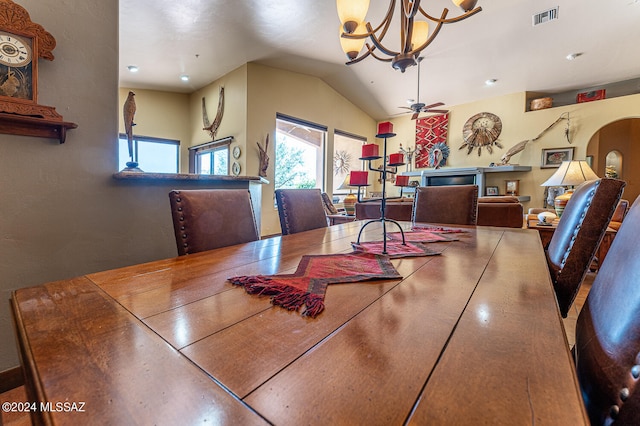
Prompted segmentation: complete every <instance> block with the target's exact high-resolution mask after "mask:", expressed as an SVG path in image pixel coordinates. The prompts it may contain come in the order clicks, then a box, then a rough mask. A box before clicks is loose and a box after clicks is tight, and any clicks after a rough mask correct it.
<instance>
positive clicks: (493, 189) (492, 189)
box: [486, 186, 498, 195]
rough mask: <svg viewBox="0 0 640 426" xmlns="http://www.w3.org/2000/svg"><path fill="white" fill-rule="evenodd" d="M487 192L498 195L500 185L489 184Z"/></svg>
mask: <svg viewBox="0 0 640 426" xmlns="http://www.w3.org/2000/svg"><path fill="white" fill-rule="evenodd" d="M486 192H487V195H498V187H497V186H487V189H486Z"/></svg>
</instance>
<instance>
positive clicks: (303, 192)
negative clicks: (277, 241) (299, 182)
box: [275, 189, 328, 235]
mask: <svg viewBox="0 0 640 426" xmlns="http://www.w3.org/2000/svg"><path fill="white" fill-rule="evenodd" d="M275 195H276V204H277V205H278V215H279V216H280V227H281V228H282V235H289V234H295V233H297V232H302V231H308V230H310V229H316V228H324V227H326V226H328V224H327V215H326V214H325V212H324V207H323V205H322V195H321V193H320V190H319V189H276V192H275Z"/></svg>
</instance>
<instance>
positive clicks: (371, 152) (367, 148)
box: [362, 143, 380, 158]
mask: <svg viewBox="0 0 640 426" xmlns="http://www.w3.org/2000/svg"><path fill="white" fill-rule="evenodd" d="M362 158H380V156H379V155H378V145H376V144H374V143H368V144H366V145H362Z"/></svg>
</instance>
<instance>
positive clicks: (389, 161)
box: [351, 133, 408, 254]
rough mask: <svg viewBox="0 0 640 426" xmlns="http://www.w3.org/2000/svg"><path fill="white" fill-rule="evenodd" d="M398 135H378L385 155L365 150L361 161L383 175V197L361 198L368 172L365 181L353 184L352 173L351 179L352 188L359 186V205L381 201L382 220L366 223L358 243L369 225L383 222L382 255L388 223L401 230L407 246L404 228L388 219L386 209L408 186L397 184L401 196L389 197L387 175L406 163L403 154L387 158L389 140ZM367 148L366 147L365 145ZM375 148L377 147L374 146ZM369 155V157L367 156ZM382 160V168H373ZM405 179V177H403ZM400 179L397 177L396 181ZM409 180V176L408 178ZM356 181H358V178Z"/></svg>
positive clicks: (359, 235)
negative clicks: (382, 141)
mask: <svg viewBox="0 0 640 426" xmlns="http://www.w3.org/2000/svg"><path fill="white" fill-rule="evenodd" d="M395 135H396V134H395V133H378V134H377V135H376V138H384V144H383V153H382V157H380V156H378V153H377V152H375V151H372V152H366V153H365V152H364V151H365V150H364V149H363V157H360V160H363V161H364V160H366V161H367V165H368V169H369V170H371V171H374V172H377V173H381V174H382V197H376V198H368V199H362V197H361V191H360V188H361V187H363V186H368V185H369V184H368V182H367V181H366V180H367V179H366V174H367V172H362V173H364V174H365V177H364V179H362V180H360V181H359V182H358V181H356V182H353V178H354V172H352V174H351V177H352V182H351V186H357V187H358V202H359V203H370V202H377V201H380V218H379V219H371V220H369V221H367V222H366V223H364V224H363V225H362V227H361V228H360V232H359V233H358V240H357V243H358V244H360V237H361V236H362V231H364V228H366V227H367V225H369V224H371V223H375V222H382V241H383V243H382V254H387V222H391V223H394V224H395V225H396V226H397V227H398V229H400V234H401V235H402V244H403V245H406V241H405V237H404V231H403V230H402V226H400V224H399V223H398V222H397V221H395V220H393V219H389V218H387V217H386V208H387V200H394V199H399V198H402V189H403V187H404V186H406V182H405V183H403V184H400V185H398V183H396V185H397V186H400V195H399V196H397V197H387V195H386V194H387V191H386V189H387V188H386V185H387V174H392V175H395V174H396V173H397V172H398V166H402V165H404V164H405V163H404V161H403V155H402V154H392V155H391V156H390V157H387V138H391V137H394V136H395ZM365 146H366V145H365ZM373 146H375V145H373ZM376 151H377V147H376ZM365 154H367V155H365ZM380 158H382V166H381V167H373V166H372V165H371V162H372V161H376V160H379V159H380ZM401 177H403V178H404V176H401ZM397 178H398V177H396V181H397V180H398V179H397ZM406 178H407V180H408V176H407V177H406ZM356 180H358V179H357V178H356Z"/></svg>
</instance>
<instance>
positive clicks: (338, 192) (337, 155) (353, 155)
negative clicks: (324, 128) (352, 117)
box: [333, 130, 367, 203]
mask: <svg viewBox="0 0 640 426" xmlns="http://www.w3.org/2000/svg"><path fill="white" fill-rule="evenodd" d="M366 142H367V138H365V137H362V136H356V135H351V134H349V133H346V132H342V131H340V130H336V131H335V133H334V135H333V199H334V202H337V203H339V202H342V199H343V198H344V197H345V196H346V195H347V194H349V193H350V192H352V191H354V190H355V188H351V187H348V186H345V185H343V184H344V183H345V179H346V177H347V175H348V174H349V173H350V172H351V171H352V170H364V162H363V161H362V160H360V156H361V155H362V144H363V143H366ZM347 183H348V182H347Z"/></svg>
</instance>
